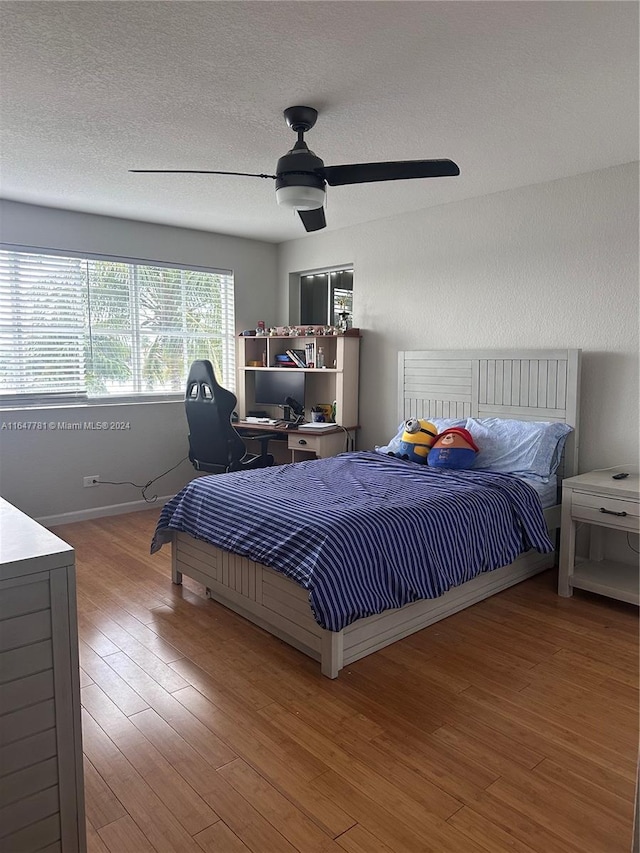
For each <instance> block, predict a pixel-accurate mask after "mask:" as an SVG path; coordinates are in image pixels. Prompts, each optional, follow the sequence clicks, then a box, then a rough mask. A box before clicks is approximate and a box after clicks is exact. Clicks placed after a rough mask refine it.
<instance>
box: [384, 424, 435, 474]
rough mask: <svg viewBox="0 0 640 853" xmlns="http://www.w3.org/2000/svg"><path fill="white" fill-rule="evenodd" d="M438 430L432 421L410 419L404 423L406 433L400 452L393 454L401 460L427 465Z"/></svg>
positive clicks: (404, 433)
mask: <svg viewBox="0 0 640 853" xmlns="http://www.w3.org/2000/svg"><path fill="white" fill-rule="evenodd" d="M437 435H438V430H437V429H436V428H435V426H434V425H433V424H432V423H431V422H430V421H425V420H422V419H421V418H409V419H408V420H407V421H405V423H404V432H403V433H402V440H401V442H400V445H399V447H398V450H397V451H396V452H395V453H394V454H393V455H394V456H397V457H398V458H400V459H408V460H409V461H410V462H417V463H418V464H420V465H426V464H427V456H428V455H429V451H430V450H431V445H432V444H433V442H434V441H435V440H436V436H437Z"/></svg>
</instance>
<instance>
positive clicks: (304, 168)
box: [276, 142, 325, 210]
mask: <svg viewBox="0 0 640 853" xmlns="http://www.w3.org/2000/svg"><path fill="white" fill-rule="evenodd" d="M298 146H300V147H298ZM323 169H324V163H323V161H322V160H321V159H320V158H319V157H316V155H315V154H314V153H313V151H310V150H309V149H308V148H307V146H306V144H305V143H304V142H303V143H302V144H301V145H300V143H296V145H295V147H294V148H292V149H291V151H288V152H287V153H286V154H285V155H284V156H283V157H280V159H279V160H278V165H277V167H276V199H277V202H278V204H280V205H283V206H285V207H293V208H294V209H295V210H315V209H316V208H318V207H322V205H323V204H324V193H325V189H324V187H325V180H324V178H323V177H322V170H323Z"/></svg>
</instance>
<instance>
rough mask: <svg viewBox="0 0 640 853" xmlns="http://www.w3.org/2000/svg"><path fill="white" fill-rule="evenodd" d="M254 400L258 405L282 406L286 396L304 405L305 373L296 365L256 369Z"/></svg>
mask: <svg viewBox="0 0 640 853" xmlns="http://www.w3.org/2000/svg"><path fill="white" fill-rule="evenodd" d="M255 377H256V385H255V402H256V405H258V406H284V405H285V400H286V399H287V397H291V398H292V399H294V400H296V401H297V402H298V403H300V404H301V405H302V406H304V385H305V374H304V373H303V372H302V370H300V369H299V368H297V367H280V368H278V370H256V372H255Z"/></svg>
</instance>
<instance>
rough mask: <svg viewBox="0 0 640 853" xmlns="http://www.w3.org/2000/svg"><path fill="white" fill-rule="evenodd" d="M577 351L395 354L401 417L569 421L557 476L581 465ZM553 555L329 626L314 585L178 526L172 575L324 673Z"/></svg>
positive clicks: (551, 516) (525, 559) (556, 520)
mask: <svg viewBox="0 0 640 853" xmlns="http://www.w3.org/2000/svg"><path fill="white" fill-rule="evenodd" d="M580 356H581V353H580V350H553V351H550V350H520V351H518V350H513V351H511V350H510V351H504V350H475V351H466V350H451V351H450V350H430V351H422V352H401V353H399V359H398V389H399V390H398V412H399V418H398V420H399V421H400V420H403V419H405V418H408V417H412V416H413V417H420V418H429V417H432V418H436V417H455V418H466V417H478V418H486V417H502V418H517V419H518V420H536V421H537V420H539V421H563V422H566V423H569V424H571V425H572V426H573V427H574V431H573V432H572V433H571V434H570V436H569V439H568V440H567V443H566V446H565V453H564V460H563V465H562V466H561V468H560V470H559V471H558V473H559V475H560V476H561V477H562V476H565V477H570V476H572V475H573V474H574V473H577V459H578V438H579V436H578V406H579V387H580ZM545 517H546V519H547V525H548V528H549V531H550V533H551V534H552V538H553V534H554V531H557V529H558V528H559V526H560V507H559V505H557V506H554V507H550V508H549V509H547V510H545ZM554 560H555V554H538V553H537V552H536V551H528V552H527V553H525V554H521V555H520V557H518V559H517V560H515V561H514V562H513V563H511V564H510V565H509V566H504V567H503V568H500V569H496V570H495V571H492V572H487V573H484V574H482V575H479V576H478V577H476V578H474V579H473V580H471V581H468V582H467V583H465V584H462V585H461V586H459V587H456V588H454V589H451V590H449V591H448V592H447V593H445V594H444V595H442V596H441V597H440V598H436V599H430V600H425V601H417V602H414V603H413V604H408V605H406V606H405V607H402V608H398V609H394V610H388V611H385V612H384V613H381V614H379V615H376V616H369V617H366V618H364V619H359V620H358V621H356V622H354V623H352V624H351V625H348V626H347V627H346V628H343V629H342V630H341V631H327V630H325V629H323V628H321V627H320V626H319V625H318V623H317V622H316V621H315V619H314V618H313V615H312V613H311V609H310V607H309V601H308V592H306V591H305V590H304V589H303V588H302V587H300V586H298V584H296V583H295V582H294V581H292V580H289V579H288V578H287V577H285V576H284V575H281V574H279V573H278V572H275V571H273V570H272V569H269V568H267V567H266V566H263V565H261V564H260V563H254V562H252V561H251V560H248V559H247V558H245V557H239V556H236V555H234V554H230V553H228V552H226V551H222V550H220V549H219V548H216V547H214V546H212V545H209V544H207V543H206V542H202V541H200V540H197V539H194V538H192V537H191V536H189V535H188V534H186V533H181V532H178V533H175V534H174V536H173V543H172V579H173V582H174V583H176V584H179V583H181V582H182V575H183V574H185V575H187V576H188V577H191V578H193V579H194V580H196V581H199V582H200V583H202V584H204V586H205V587H206V589H207V595H208V596H209V597H210V598H212V599H214V600H215V601H218V602H220V603H221V604H224V605H225V606H226V607H229V608H230V609H231V610H234V611H235V612H236V613H239V614H240V615H242V616H244V617H246V618H247V619H249V620H250V621H251V622H253V623H255V624H256V625H259V626H260V627H262V628H264V629H265V630H267V631H269V632H270V633H271V634H274V635H275V636H276V637H279V638H280V639H282V640H284V641H285V642H287V643H289V644H290V645H292V646H294V647H295V648H296V649H299V650H300V651H301V652H304V653H305V654H306V655H309V657H312V658H314V659H315V660H319V661H320V664H321V670H322V673H323V675H326V676H328V677H329V678H336V677H337V675H338V673H339V671H340V670H341V669H342V668H343V667H344V666H347V665H348V664H350V663H353V662H354V661H357V660H359V659H360V658H363V657H365V656H366V655H369V654H371V653H372V652H375V651H377V650H378V649H382V648H384V646H387V645H389V644H390V643H394V642H395V641H396V640H400V639H402V637H407V636H408V635H409V634H413V633H415V632H416V631H419V630H420V629H421V628H424V627H426V626H427V625H431V624H432V623H433V622H437V621H438V620H440V619H444V618H445V617H446V616H449V615H451V614H452V613H456V612H457V611H459V610H462V609H464V608H465V607H469V606H470V605H472V604H475V603H476V602H478V601H482V599H484V598H488V597H489V596H491V595H494V594H495V593H497V592H500V591H501V590H503V589H506V588H507V587H509V586H512V585H513V584H516V583H519V582H520V581H522V580H525V579H526V578H528V577H531V576H532V575H535V574H537V573H538V572H541V571H543V570H545V569H547V568H550V567H551V566H553V564H554Z"/></svg>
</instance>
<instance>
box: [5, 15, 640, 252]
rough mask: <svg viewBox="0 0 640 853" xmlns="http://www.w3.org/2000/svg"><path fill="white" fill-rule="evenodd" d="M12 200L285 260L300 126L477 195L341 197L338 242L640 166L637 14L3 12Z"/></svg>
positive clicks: (407, 190) (332, 212)
mask: <svg viewBox="0 0 640 853" xmlns="http://www.w3.org/2000/svg"><path fill="white" fill-rule="evenodd" d="M0 26H1V36H2V45H3V46H2V51H1V52H0V85H1V87H2V88H1V92H2V93H1V95H0V125H1V132H2V143H1V144H2V149H1V153H2V171H1V174H0V178H1V185H0V194H1V195H2V196H3V197H4V198H8V199H13V200H16V201H24V202H31V203H35V204H42V205H47V206H51V207H61V208H68V209H71V210H80V211H87V212H92V213H102V214H109V215H112V216H119V217H127V218H131V219H138V220H145V221H149V222H160V223H166V224H172V225H180V226H186V227H191V228H199V229H205V230H208V231H217V232H221V233H224V234H235V235H239V236H245V237H252V238H256V239H262V240H268V241H274V242H280V241H282V240H287V239H291V238H295V237H301V236H303V235H304V233H305V232H304V230H303V228H302V225H301V223H300V221H299V219H298V218H297V216H296V215H295V214H294V213H293V212H292V211H290V210H285V209H281V208H279V207H278V206H277V204H276V201H275V191H274V186H273V183H274V182H273V181H270V180H269V181H266V180H260V179H258V178H246V177H222V176H198V175H195V176H175V175H167V176H161V175H134V174H129V173H128V171H127V169H130V168H158V169H164V168H166V169H190V168H191V169H223V170H231V171H246V172H267V173H273V171H274V169H275V164H276V161H277V159H278V157H279V156H281V155H282V154H284V153H285V152H286V150H287V149H288V148H290V147H291V145H292V144H293V142H294V141H295V137H294V134H293V133H292V132H291V131H290V130H289V129H288V128H287V126H286V125H285V123H284V120H283V118H282V110H283V109H284V108H285V107H288V106H291V105H293V104H308V105H310V106H314V107H316V108H317V109H318V110H319V112H320V116H319V119H318V123H317V125H316V127H315V128H314V129H313V130H312V131H310V132H309V134H308V135H307V142H308V144H309V147H310V148H311V149H312V150H314V151H315V152H316V154H318V156H320V157H321V158H322V159H323V160H324V161H325V163H326V164H327V165H337V164H341V163H353V162H355V163H357V162H367V161H376V160H394V159H398V160H410V159H421V158H440V157H449V158H451V159H452V160H455V161H456V162H457V163H458V164H459V166H460V169H461V175H460V177H456V178H437V179H429V180H414V181H400V182H394V183H390V182H387V183H378V184H364V185H359V186H344V187H333V188H332V187H329V188H328V192H327V220H328V228H329V229H336V228H342V227H345V226H347V225H352V224H355V223H359V222H365V221H368V220H371V219H380V218H384V217H386V216H392V215H395V214H398V213H401V212H405V211H412V210H418V209H421V208H425V207H430V206H432V205H438V204H444V203H447V202H452V201H456V200H459V199H463V198H469V197H473V196H479V195H484V194H486V193H492V192H498V191H500V190H505V189H510V188H514V187H518V186H524V185H527V184H533V183H538V182H542V181H548V180H553V179H555V178H561V177H565V176H568V175H575V174H578V173H580V172H588V171H592V170H595V169H600V168H604V167H607V166H611V165H616V164H619V163H625V162H629V161H632V160H636V159H638V5H637V3H635V2H595V3H594V2H584V3H583V2H514V0H508V2H497V3H493V2H470V3H467V2H406V1H405V2H344V0H343V2H304V0H297V2H284V3H283V2H277V0H276V2H249V0H235V2H180V0H173V2H150V3H148V2H71V3H70V2H1V3H0Z"/></svg>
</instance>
